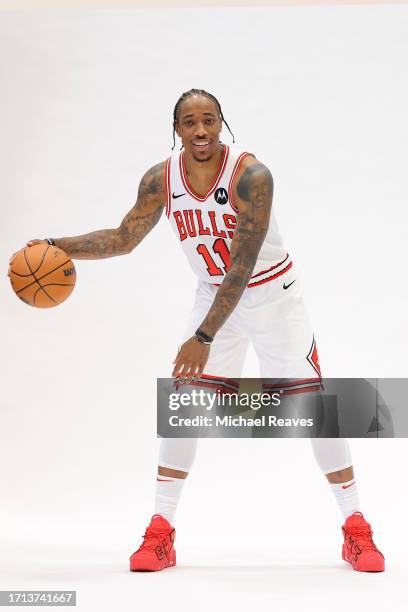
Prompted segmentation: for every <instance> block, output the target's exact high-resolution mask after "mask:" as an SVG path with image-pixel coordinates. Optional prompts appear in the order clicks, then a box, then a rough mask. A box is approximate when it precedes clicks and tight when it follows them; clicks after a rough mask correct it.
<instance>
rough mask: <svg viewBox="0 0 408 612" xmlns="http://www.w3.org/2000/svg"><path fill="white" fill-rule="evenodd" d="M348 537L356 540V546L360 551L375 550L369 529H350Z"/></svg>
mask: <svg viewBox="0 0 408 612" xmlns="http://www.w3.org/2000/svg"><path fill="white" fill-rule="evenodd" d="M348 535H350V536H351V537H352V538H353V539H355V540H357V544H358V546H359V547H360V548H361V549H362V550H376V548H375V544H374V542H373V540H372V535H373V532H372V531H371V529H365V528H363V527H360V528H358V527H356V528H354V529H350V530H349V531H348Z"/></svg>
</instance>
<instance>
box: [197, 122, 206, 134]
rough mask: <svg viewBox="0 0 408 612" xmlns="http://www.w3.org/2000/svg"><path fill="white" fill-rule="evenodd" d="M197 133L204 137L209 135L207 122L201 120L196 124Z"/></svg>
mask: <svg viewBox="0 0 408 612" xmlns="http://www.w3.org/2000/svg"><path fill="white" fill-rule="evenodd" d="M195 135H196V136H198V138H203V137H204V136H207V128H206V126H205V124H204V123H202V122H201V121H200V122H198V123H197V125H196V130H195Z"/></svg>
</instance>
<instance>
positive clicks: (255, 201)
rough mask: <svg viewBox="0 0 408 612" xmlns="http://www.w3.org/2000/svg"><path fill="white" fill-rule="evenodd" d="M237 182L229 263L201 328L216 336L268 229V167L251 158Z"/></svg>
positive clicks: (270, 188)
mask: <svg viewBox="0 0 408 612" xmlns="http://www.w3.org/2000/svg"><path fill="white" fill-rule="evenodd" d="M251 161H252V163H251V165H248V167H247V168H246V170H245V171H244V172H243V174H242V176H241V178H240V180H239V181H238V183H237V195H238V198H237V201H238V202H237V203H238V210H239V213H238V219H237V227H236V229H235V232H234V238H233V240H232V244H231V264H230V267H229V270H228V272H227V274H226V276H225V278H224V281H223V282H222V284H221V286H220V288H219V289H218V291H217V294H216V296H215V299H214V303H213V305H212V306H211V308H210V310H209V312H208V314H207V316H206V317H205V319H204V321H203V322H202V324H201V325H200V329H201V330H202V331H203V332H204V333H206V334H208V335H209V336H212V337H213V336H215V334H216V333H217V331H218V330H219V329H220V327H222V326H223V325H224V323H225V321H226V320H227V319H228V317H229V315H230V314H231V313H232V311H233V310H234V308H235V306H236V305H237V304H238V302H239V300H240V298H241V296H242V294H243V292H244V289H245V287H246V286H247V284H248V282H249V279H250V278H251V276H252V271H253V269H254V266H255V264H256V260H257V258H258V253H259V251H260V248H261V246H262V243H263V241H264V239H265V236H266V232H267V231H268V226H269V217H270V212H271V206H272V195H273V180H272V175H271V173H270V172H269V170H268V168H266V166H264V165H263V164H261V163H259V162H258V161H256V160H254V159H253V158H252V160H251Z"/></svg>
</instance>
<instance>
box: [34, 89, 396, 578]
mask: <svg viewBox="0 0 408 612" xmlns="http://www.w3.org/2000/svg"><path fill="white" fill-rule="evenodd" d="M173 119H174V122H173V141H174V144H175V140H174V135H175V133H177V135H178V136H179V137H180V138H181V142H182V145H183V146H182V150H181V151H179V152H176V153H175V154H174V155H173V156H172V157H171V158H169V159H168V160H166V161H164V162H161V163H159V164H157V165H156V166H154V167H153V168H151V169H150V170H149V171H148V172H146V174H145V175H144V176H143V178H142V180H141V182H140V186H139V192H138V197H137V202H136V204H135V206H134V207H133V208H132V209H131V210H130V211H129V213H128V214H127V215H126V216H125V218H124V219H123V221H122V222H121V224H120V226H119V227H117V228H115V229H107V230H100V231H96V232H92V233H90V234H86V235H82V236H76V237H72V238H57V239H50V238H49V239H47V241H48V242H49V243H50V244H55V245H56V246H57V247H59V248H61V249H63V250H64V251H65V252H66V253H67V255H68V256H69V257H71V258H73V259H100V258H105V257H113V256H115V255H124V254H127V253H130V252H131V251H132V250H133V249H134V248H135V247H136V246H137V245H138V244H139V243H140V242H141V241H142V240H143V238H144V237H145V236H146V235H147V234H148V233H149V232H150V230H151V229H152V228H153V227H154V226H155V225H156V223H157V222H158V221H159V219H160V217H161V215H162V213H163V211H165V214H166V216H167V217H168V219H169V221H170V223H171V225H172V227H173V229H174V231H175V234H176V239H177V240H178V242H179V243H180V245H181V246H182V248H183V250H184V251H185V253H186V255H187V257H188V260H189V262H190V264H191V266H192V268H193V270H194V272H195V273H196V275H197V276H198V279H199V282H198V289H197V294H196V299H195V305H194V309H193V312H192V316H191V320H190V322H189V324H188V326H187V329H186V335H185V339H184V343H183V344H182V346H181V348H180V349H179V351H178V354H177V356H176V358H175V362H174V369H173V376H174V377H177V378H179V379H180V380H186V381H191V382H193V383H195V384H200V383H204V384H205V385H206V386H213V387H214V389H219V388H222V387H223V386H228V385H229V388H230V389H231V387H232V388H233V389H236V388H237V386H238V385H237V383H236V381H235V379H236V378H239V377H240V375H241V369H242V365H243V361H244V357H245V353H246V349H247V346H248V343H249V342H251V343H252V344H253V346H254V348H255V351H256V353H257V356H258V359H259V364H260V372H261V377H262V378H263V379H267V378H271V377H273V378H289V379H291V381H292V380H293V383H292V382H291V383H290V384H293V385H294V386H296V387H297V388H299V387H300V388H302V389H303V390H304V392H305V393H306V392H307V390H308V386H310V384H311V383H316V382H317V383H319V382H320V367H319V362H318V357H317V350H316V345H315V341H314V337H313V332H312V329H311V327H310V323H309V320H308V317H307V313H306V311H305V308H304V305H303V301H302V293H301V288H300V286H299V280H298V279H297V278H296V275H295V271H294V267H293V264H292V261H291V259H290V257H289V255H288V253H287V252H286V251H285V249H284V247H283V243H282V240H281V237H280V235H279V232H278V229H277V225H276V221H275V218H274V212H273V211H272V210H271V206H272V194H273V180H272V176H271V173H270V171H269V170H268V168H267V167H266V166H265V165H264V164H262V163H261V162H260V161H258V160H257V159H256V157H255V156H254V155H252V154H250V153H247V152H245V151H240V150H238V149H235V148H231V147H229V146H227V145H225V144H222V143H221V142H220V133H221V129H222V124H223V123H225V125H226V126H227V128H228V130H229V131H230V133H231V134H232V132H231V130H230V128H229V126H228V124H227V122H226V121H225V119H224V116H223V113H222V110H221V106H220V104H219V102H218V100H217V99H216V98H215V97H214V96H213V95H212V94H209V93H208V92H206V91H204V90H198V89H192V90H190V91H188V92H185V93H184V94H182V96H181V97H180V98H179V100H178V101H177V104H176V106H175V108H174V117H173ZM173 149H174V146H173ZM38 242H42V241H41V240H31V241H30V242H28V243H27V244H28V246H31V245H33V244H36V243H38ZM196 445H197V440H195V439H163V440H162V441H161V448H160V457H159V468H158V475H157V485H156V486H157V489H156V503H155V513H154V515H153V517H152V519H151V522H150V524H149V526H148V527H147V529H146V532H145V535H144V540H143V543H142V545H141V546H140V548H139V549H138V550H137V551H136V552H135V553H133V555H132V556H131V559H130V569H131V570H132V571H149V570H150V571H155V570H162V569H164V568H166V567H170V566H173V565H175V564H176V554H175V549H174V539H175V529H174V527H173V521H174V515H175V511H176V507H177V504H178V500H179V497H180V494H181V490H182V488H183V484H184V481H185V479H186V477H187V475H188V473H189V471H190V468H191V466H192V463H193V459H194V455H195V450H196ZM312 446H313V450H314V454H315V457H316V459H317V462H318V464H319V466H320V468H321V470H322V471H323V473H324V474H325V475H326V477H327V480H328V482H329V483H330V486H331V489H332V491H333V493H334V496H335V499H336V500H337V503H338V506H339V508H340V511H341V513H342V515H343V517H344V525H343V527H342V530H343V535H344V542H343V549H342V556H343V559H344V560H345V561H348V562H349V563H350V564H351V565H352V567H353V568H354V569H355V570H357V571H383V570H384V557H383V555H382V553H381V552H380V551H379V550H378V549H377V548H376V546H375V544H374V542H373V540H372V531H371V527H370V525H369V524H368V523H367V522H366V520H365V519H364V517H363V515H362V513H361V512H360V505H359V500H358V494H357V486H356V482H355V480H354V474H353V467H352V461H351V456H350V451H349V447H348V443H347V441H346V440H344V439H338V438H336V439H334V438H333V439H330V438H316V439H312Z"/></svg>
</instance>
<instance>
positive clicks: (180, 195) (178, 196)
mask: <svg viewBox="0 0 408 612" xmlns="http://www.w3.org/2000/svg"><path fill="white" fill-rule="evenodd" d="M185 195H186V194H185V193H179V194H177V195H176V194H175V193H174V191H173V196H172V197H173V199H174V200H177V198H182V197H183V196H185Z"/></svg>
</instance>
